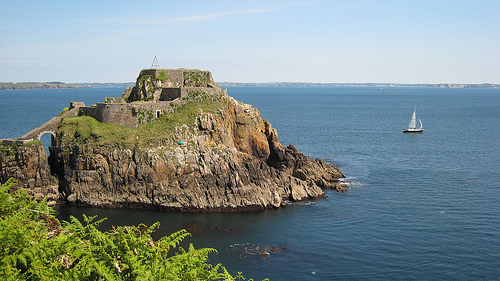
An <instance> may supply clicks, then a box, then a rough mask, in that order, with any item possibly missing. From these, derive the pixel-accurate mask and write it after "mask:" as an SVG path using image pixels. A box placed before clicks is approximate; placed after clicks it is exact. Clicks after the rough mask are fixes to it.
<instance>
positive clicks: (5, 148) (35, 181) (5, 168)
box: [0, 141, 59, 205]
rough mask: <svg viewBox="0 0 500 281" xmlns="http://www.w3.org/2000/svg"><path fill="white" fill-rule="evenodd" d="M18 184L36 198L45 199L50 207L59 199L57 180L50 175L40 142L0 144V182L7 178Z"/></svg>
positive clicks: (18, 186) (45, 155)
mask: <svg viewBox="0 0 500 281" xmlns="http://www.w3.org/2000/svg"><path fill="white" fill-rule="evenodd" d="M11 177H12V178H15V179H16V180H17V182H18V185H17V187H16V188H24V189H26V190H28V191H29V193H30V194H31V195H32V196H34V197H37V198H43V197H47V199H48V201H49V202H50V205H53V204H55V203H56V201H57V200H58V199H59V191H58V183H59V181H58V179H57V178H56V177H55V176H54V175H52V174H51V169H50V166H49V163H48V161H47V153H46V152H45V149H44V147H43V145H42V143H41V142H40V141H33V142H30V143H27V144H23V145H5V144H0V181H1V182H2V183H3V182H6V181H7V180H8V179H9V178H11Z"/></svg>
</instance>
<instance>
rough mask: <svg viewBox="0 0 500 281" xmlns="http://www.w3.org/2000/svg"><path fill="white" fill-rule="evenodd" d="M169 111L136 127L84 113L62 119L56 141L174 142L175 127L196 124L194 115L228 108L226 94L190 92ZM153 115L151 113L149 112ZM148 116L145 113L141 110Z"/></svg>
mask: <svg viewBox="0 0 500 281" xmlns="http://www.w3.org/2000/svg"><path fill="white" fill-rule="evenodd" d="M171 105H172V106H173V112H171V113H168V114H164V115H163V116H161V117H160V118H158V119H156V120H154V121H152V122H148V123H145V124H143V125H141V126H139V127H138V128H137V129H132V128H128V127H124V126H118V125H115V124H112V123H101V122H99V121H97V120H96V119H94V118H92V117H88V116H78V117H68V118H64V120H63V122H62V125H61V127H60V128H59V129H58V131H57V136H56V137H57V140H58V142H59V143H62V144H65V145H72V144H85V143H94V144H98V145H110V144H114V145H118V146H120V147H122V148H134V147H139V148H145V147H146V148H147V147H149V146H151V145H165V144H166V143H169V144H173V143H175V142H176V139H175V134H176V130H175V128H176V127H178V126H180V125H183V124H185V125H187V126H189V127H191V128H193V127H195V125H196V118H197V117H198V116H199V115H200V114H201V113H203V112H205V113H217V112H218V111H220V110H224V109H227V108H228V101H227V97H224V95H223V94H222V93H221V94H220V95H209V94H207V93H205V92H203V91H192V92H191V93H190V94H189V95H188V96H187V97H185V98H183V99H182V100H181V101H179V102H177V103H173V102H172V104H171ZM151 114H153V113H151ZM143 115H145V116H144V118H148V116H147V113H143Z"/></svg>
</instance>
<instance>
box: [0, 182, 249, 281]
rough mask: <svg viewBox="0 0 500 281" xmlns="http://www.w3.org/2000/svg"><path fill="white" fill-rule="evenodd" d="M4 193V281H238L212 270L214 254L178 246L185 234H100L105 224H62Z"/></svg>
mask: <svg viewBox="0 0 500 281" xmlns="http://www.w3.org/2000/svg"><path fill="white" fill-rule="evenodd" d="M16 184H17V183H16V181H15V180H14V179H10V180H8V181H7V182H5V183H4V184H2V186H1V188H0V278H1V279H2V280H235V279H242V278H243V276H241V274H238V275H237V276H235V277H233V276H231V275H230V274H229V273H228V272H227V270H226V268H225V267H223V266H222V265H221V264H217V265H215V266H212V265H211V264H209V263H208V255H209V254H210V253H214V252H216V250H215V249H211V248H203V249H195V248H194V247H193V245H192V244H190V245H189V247H188V248H187V249H184V248H183V247H181V246H179V244H180V243H181V242H182V241H183V239H184V238H186V237H187V236H189V235H190V234H189V233H187V232H186V231H185V230H181V231H178V232H176V233H173V234H171V235H170V236H165V237H162V238H160V239H159V240H157V241H154V240H153V239H152V238H151V234H152V233H153V232H154V230H155V229H156V228H158V226H159V224H158V223H156V224H153V225H152V226H145V225H139V226H120V227H114V228H113V229H112V230H110V231H107V232H102V231H100V230H99V224H100V223H101V222H102V221H103V220H102V219H101V220H95V217H86V216H84V221H83V223H82V222H80V221H79V220H78V219H76V218H75V217H72V218H71V220H70V221H69V222H66V221H63V222H62V223H61V222H60V221H59V220H57V219H56V218H55V217H54V210H53V209H51V208H50V207H48V206H47V204H46V199H44V200H42V201H41V202H37V201H35V200H32V199H30V197H29V196H28V195H27V193H26V191H25V190H22V189H20V190H17V191H14V192H12V193H9V190H10V189H11V188H12V187H14V186H15V185H16Z"/></svg>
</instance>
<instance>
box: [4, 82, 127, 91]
mask: <svg viewBox="0 0 500 281" xmlns="http://www.w3.org/2000/svg"><path fill="white" fill-rule="evenodd" d="M134 85H135V83H134V82H127V83H71V84H66V83H63V82H18V83H17V82H0V90H37V89H79V88H127V87H131V86H134Z"/></svg>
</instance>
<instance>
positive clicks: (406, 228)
mask: <svg viewBox="0 0 500 281" xmlns="http://www.w3.org/2000/svg"><path fill="white" fill-rule="evenodd" d="M226 89H227V91H228V94H229V95H230V96H232V97H234V98H235V99H237V100H240V101H242V102H244V103H247V104H251V105H252V106H254V107H256V108H257V109H258V110H259V111H260V113H261V115H262V118H264V119H267V120H269V122H270V123H271V124H272V126H273V127H274V128H276V129H277V130H278V135H279V138H280V142H281V143H282V144H284V145H288V144H290V143H291V144H293V145H295V146H296V147H297V149H298V150H299V151H301V152H303V153H304V154H306V155H309V156H311V157H313V158H323V159H325V160H326V161H327V162H329V163H332V164H335V165H338V166H339V168H340V170H341V171H342V172H343V173H344V174H345V175H346V179H345V180H346V181H348V182H349V186H350V188H349V189H348V190H347V191H346V192H343V193H337V192H334V191H330V190H326V191H325V193H326V194H327V196H328V198H324V199H317V200H311V201H304V202H297V203H291V204H290V205H289V206H287V207H285V208H281V209H272V210H267V211H260V212H250V213H170V212H162V211H155V210H137V209H130V210H127V209H99V208H84V207H70V206H59V207H57V210H58V212H59V214H58V216H59V218H60V219H62V220H68V219H69V217H70V216H76V217H77V218H79V219H82V214H87V215H89V216H93V215H97V216H98V218H107V220H105V221H104V222H103V224H102V227H103V228H104V229H106V228H108V229H109V228H111V226H113V225H114V226H116V225H136V224H140V223H145V224H147V225H151V224H153V223H155V222H160V228H159V229H158V231H157V232H156V233H155V235H156V236H157V237H161V236H164V235H169V234H170V233H173V232H175V231H177V230H180V229H187V230H188V231H190V232H191V233H192V236H191V237H188V238H186V239H185V247H186V245H189V243H192V244H193V245H194V247H195V248H205V247H209V248H214V249H216V250H217V254H215V253H213V254H211V255H210V256H209V259H210V260H209V263H211V264H217V263H222V264H223V265H224V266H225V267H226V268H227V269H228V270H229V272H230V273H232V274H234V275H236V274H237V272H242V273H243V275H244V276H245V277H246V278H247V279H249V278H253V279H254V280H262V279H264V278H269V279H270V280H500V169H499V167H500V150H499V147H500V131H499V130H500V89H480V88H457V89H455V88H417V87H405V88H398V87H383V88H371V87H359V88H358V87H257V86H241V87H227V88H226ZM122 92H124V89H123V88H102V89H99V88H97V89H95V88H91V89H64V90H63V89H61V90H17V91H0V121H1V122H0V138H13V137H20V136H22V135H24V134H25V133H27V132H28V131H30V130H31V129H33V128H35V127H37V126H40V125H41V124H43V123H44V122H46V121H48V120H49V119H50V118H51V117H53V116H55V115H57V114H59V113H60V112H61V111H62V110H63V108H64V107H68V106H69V102H70V101H83V102H85V103H86V104H87V105H91V104H94V103H96V102H102V101H104V97H118V96H120V95H121V93H122ZM415 108H416V111H417V118H419V119H421V120H422V123H423V126H424V130H425V131H424V132H423V133H403V127H405V126H407V125H408V123H409V121H410V118H411V115H412V113H413V110H414V109H415ZM42 141H43V142H44V144H45V145H46V146H48V145H50V135H48V134H46V135H44V136H43V137H42Z"/></svg>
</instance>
